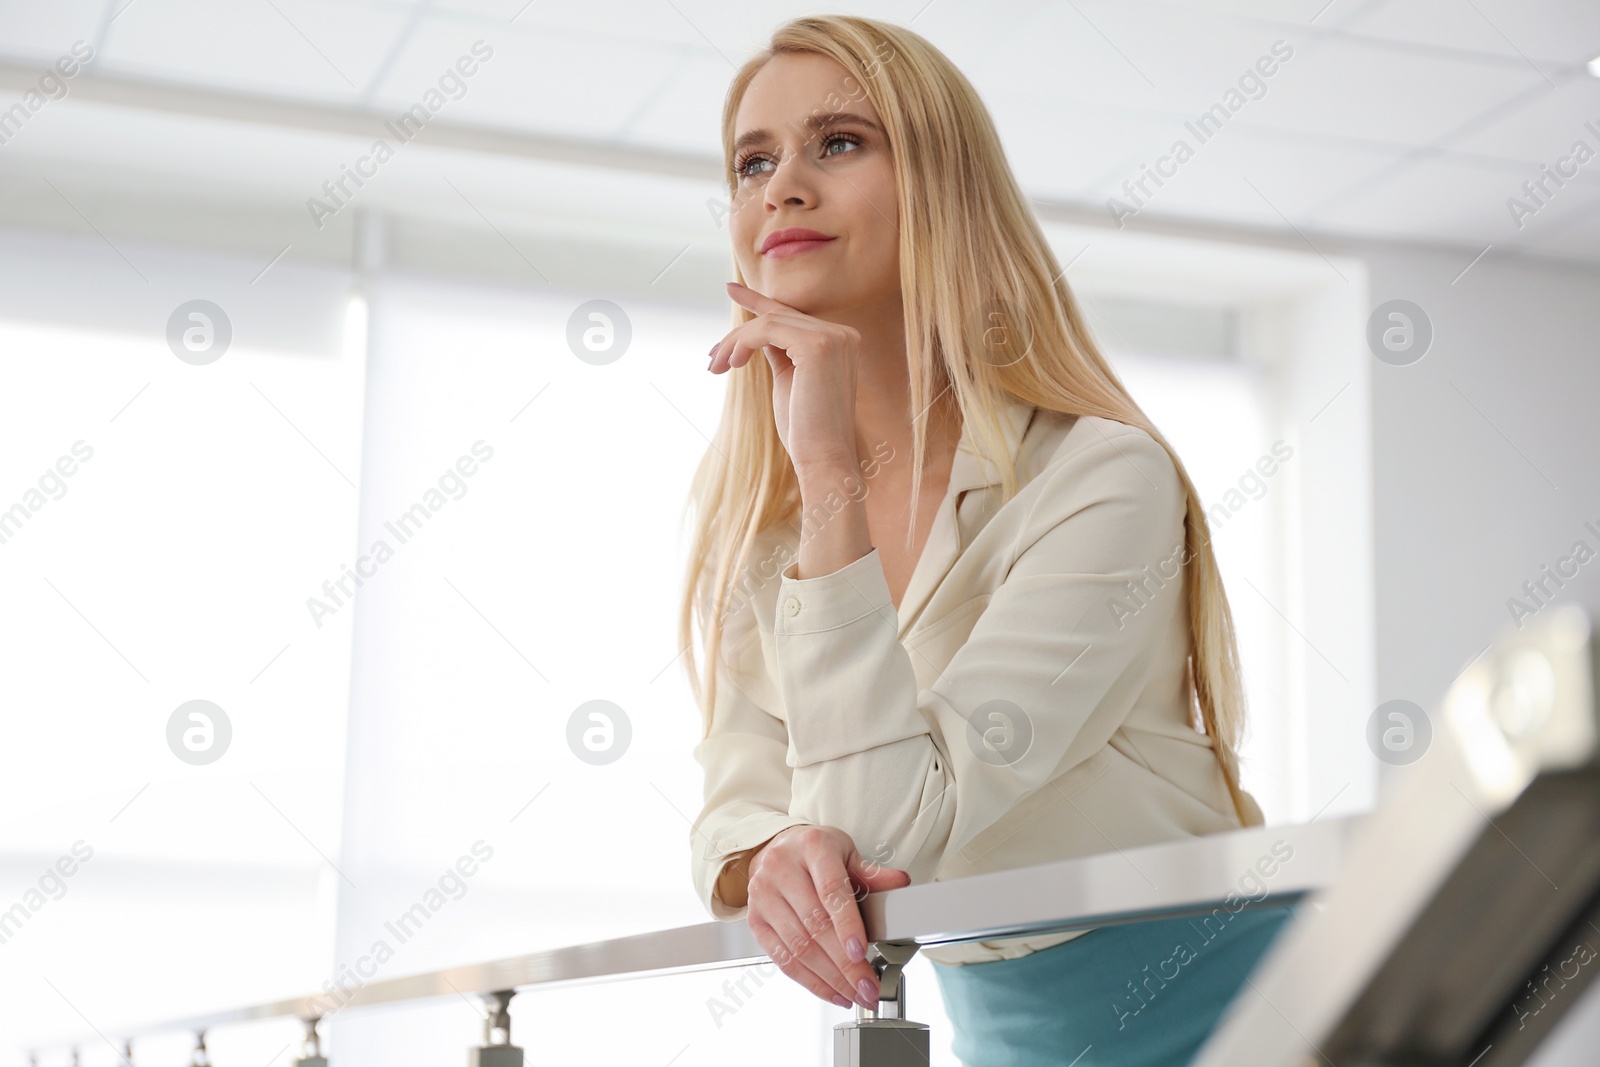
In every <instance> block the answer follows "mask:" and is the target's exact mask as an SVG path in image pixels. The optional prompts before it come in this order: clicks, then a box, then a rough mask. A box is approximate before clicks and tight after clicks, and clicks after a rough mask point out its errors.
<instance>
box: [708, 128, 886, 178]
mask: <svg viewBox="0 0 1600 1067" xmlns="http://www.w3.org/2000/svg"><path fill="white" fill-rule="evenodd" d="M835 143H840V144H850V145H860V144H861V139H860V138H859V137H856V136H854V135H853V134H848V133H833V134H829V135H828V136H827V137H824V138H823V139H822V154H823V155H824V156H838V155H845V154H846V153H843V152H834V151H833V150H832V149H833V146H834V144H835ZM771 162H772V160H770V159H768V158H766V157H765V156H755V155H750V156H742V157H740V159H739V160H738V161H737V162H735V163H734V165H733V172H734V173H735V174H737V175H738V176H739V177H741V178H753V177H758V176H759V175H761V174H770V173H771V172H770V171H758V170H756V167H758V166H759V165H760V164H762V163H771Z"/></svg>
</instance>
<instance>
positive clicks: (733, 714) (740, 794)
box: [689, 613, 808, 921]
mask: <svg viewBox="0 0 1600 1067" xmlns="http://www.w3.org/2000/svg"><path fill="white" fill-rule="evenodd" d="M746 614H747V615H748V613H746ZM755 636H756V635H755V632H754V630H753V629H751V630H747V631H746V632H745V637H744V639H739V638H737V636H736V635H734V634H731V633H730V635H729V637H730V638H733V639H734V640H733V644H734V646H735V647H734V649H733V650H732V652H733V654H734V655H733V656H732V658H734V659H735V662H737V657H736V654H737V652H738V648H739V646H742V645H743V644H744V641H745V640H748V639H754V638H755ZM724 651H725V652H728V649H726V647H725V649H724ZM787 746H788V736H787V732H786V731H785V729H784V725H783V723H782V721H780V720H779V719H778V718H777V717H776V716H774V715H773V714H771V713H770V712H768V711H767V710H766V709H765V708H762V707H761V706H760V705H758V704H757V703H756V702H755V701H754V700H752V699H751V698H750V697H749V695H748V694H747V693H746V692H745V690H744V689H741V688H740V686H739V683H738V681H737V676H736V674H735V673H734V672H733V671H731V670H729V668H728V666H727V664H726V663H725V662H719V663H718V666H717V697H716V706H715V707H714V708H713V712H712V716H711V730H710V732H709V733H708V734H707V736H706V737H705V738H704V739H702V740H701V742H700V743H699V744H698V745H696V746H695V749H694V758H695V761H696V762H698V763H699V764H700V767H701V770H702V771H703V772H704V780H705V804H704V806H703V807H702V808H701V811H700V814H699V816H698V817H697V818H696V819H695V820H694V822H693V823H692V824H691V825H690V828H689V838H690V848H691V863H692V868H693V877H694V885H695V892H696V894H697V895H698V896H699V898H700V902H701V904H703V905H704V906H705V908H706V910H707V911H708V912H710V914H711V916H712V918H714V919H720V920H725V921H733V920H737V919H742V918H744V915H745V912H746V911H747V910H748V907H742V908H732V907H729V906H728V905H727V904H725V903H724V902H723V901H722V898H720V897H719V896H717V879H718V878H720V877H721V876H722V871H723V868H724V867H725V866H726V865H727V864H728V863H729V861H731V860H733V859H735V858H737V857H738V856H739V855H740V854H742V853H744V852H747V851H749V850H751V849H753V848H756V847H757V846H759V845H762V844H764V843H765V842H766V841H767V840H769V839H770V838H771V837H772V836H773V835H774V834H776V833H778V832H779V831H780V830H784V829H787V828H788V827H790V826H798V825H803V824H805V823H806V822H807V821H808V820H806V819H802V818H796V817H794V816H791V815H790V814H789V777H790V775H789V767H788V765H787V764H786V763H785V762H784V755H785V751H786V748H787Z"/></svg>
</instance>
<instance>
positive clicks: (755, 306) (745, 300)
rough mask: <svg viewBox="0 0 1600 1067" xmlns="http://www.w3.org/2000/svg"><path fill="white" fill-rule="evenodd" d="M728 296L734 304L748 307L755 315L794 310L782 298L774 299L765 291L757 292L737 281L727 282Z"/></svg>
mask: <svg viewBox="0 0 1600 1067" xmlns="http://www.w3.org/2000/svg"><path fill="white" fill-rule="evenodd" d="M726 288H727V291H728V296H729V297H730V298H732V300H733V302H734V303H735V304H738V305H739V306H740V307H742V308H749V309H750V310H751V311H754V312H755V313H756V314H757V315H760V314H763V313H765V312H768V311H794V310H795V309H794V308H792V307H790V306H789V305H788V304H785V303H784V302H783V301H782V300H774V299H773V298H772V297H770V296H768V295H767V294H765V293H761V292H757V291H756V290H754V289H752V288H750V287H749V286H748V285H743V284H741V283H739V282H729V283H728V284H727V286H726Z"/></svg>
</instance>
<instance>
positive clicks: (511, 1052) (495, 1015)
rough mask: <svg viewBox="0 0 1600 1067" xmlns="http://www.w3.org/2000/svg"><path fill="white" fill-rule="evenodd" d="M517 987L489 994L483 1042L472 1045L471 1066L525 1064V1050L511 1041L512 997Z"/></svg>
mask: <svg viewBox="0 0 1600 1067" xmlns="http://www.w3.org/2000/svg"><path fill="white" fill-rule="evenodd" d="M516 995H517V991H516V990H514V989H502V990H500V991H499V992H496V993H490V994H488V995H487V996H485V997H484V998H483V999H484V1003H485V1004H486V1005H487V1007H488V1009H489V1010H488V1014H487V1015H485V1016H484V1018H483V1044H482V1045H481V1046H479V1047H478V1048H475V1049H471V1050H470V1051H469V1053H468V1055H467V1067H522V1050H521V1049H520V1048H518V1047H517V1046H516V1045H513V1044H512V1043H511V1011H510V1007H511V998H512V997H514V996H516Z"/></svg>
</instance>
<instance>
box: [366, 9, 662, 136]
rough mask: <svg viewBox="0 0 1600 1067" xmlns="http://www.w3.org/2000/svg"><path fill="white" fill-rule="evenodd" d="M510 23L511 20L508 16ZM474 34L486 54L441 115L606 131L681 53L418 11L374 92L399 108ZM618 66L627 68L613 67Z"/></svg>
mask: <svg viewBox="0 0 1600 1067" xmlns="http://www.w3.org/2000/svg"><path fill="white" fill-rule="evenodd" d="M518 26H519V27H520V22H519V24H518ZM480 39H481V40H483V42H484V45H485V46H486V47H487V48H489V49H492V50H493V54H492V56H491V58H489V59H488V60H485V61H483V62H482V63H481V65H480V66H479V69H478V71H477V72H476V73H475V74H473V75H472V76H471V77H470V78H467V79H463V81H464V83H465V89H464V90H463V91H462V94H461V95H460V97H459V99H457V98H454V97H452V98H450V99H448V100H446V102H445V103H444V105H443V108H442V109H441V112H442V111H444V110H448V112H449V121H452V122H471V123H487V124H492V125H505V126H511V127H515V128H519V129H530V130H537V131H539V132H542V133H550V134H556V135H559V136H563V137H584V138H589V139H592V140H595V141H605V140H609V139H611V138H612V137H614V136H615V135H616V132H617V131H618V130H620V129H621V128H622V126H623V123H624V122H625V120H627V119H628V118H629V117H630V116H631V115H632V114H633V113H634V112H635V111H636V110H637V109H638V108H639V106H640V105H641V104H642V103H643V102H644V101H645V100H646V99H647V96H646V95H645V93H644V92H642V91H641V90H648V89H651V88H653V87H656V86H660V85H663V84H665V83H666V82H667V80H668V79H669V78H670V77H671V75H672V74H673V72H674V71H675V70H676V69H677V67H678V66H679V65H680V64H681V62H682V56H683V47H682V46H679V45H656V44H643V43H637V42H632V41H623V40H616V39H605V38H597V37H594V36H593V35H589V34H580V33H575V32H569V31H560V32H556V31H550V30H540V29H537V28H529V29H521V28H517V27H509V26H508V27H506V28H505V29H501V30H499V31H497V32H494V33H492V34H488V35H486V34H485V32H484V31H482V29H481V27H477V26H474V25H472V24H470V23H460V22H455V21H446V20H440V19H434V18H431V17H430V18H428V19H425V20H424V22H423V25H422V27H421V28H420V29H419V31H418V32H417V33H416V34H414V35H412V36H411V37H410V38H409V39H408V40H407V41H406V44H405V46H404V47H403V48H402V49H401V50H400V53H399V54H398V55H397V56H396V57H395V61H394V64H393V66H392V67H391V68H390V70H389V73H388V76H387V77H386V78H385V79H384V81H383V83H382V84H381V86H380V87H379V90H378V93H377V96H378V98H379V99H380V100H382V101H384V102H385V103H387V104H389V105H391V106H393V107H397V108H400V109H404V108H407V107H410V106H411V105H412V104H414V103H416V102H418V101H419V100H420V99H421V97H422V94H423V93H425V92H426V91H427V90H428V89H429V88H432V87H434V86H436V85H437V84H438V83H439V80H440V78H441V77H443V76H445V75H446V74H448V72H450V71H451V70H452V69H453V67H454V64H455V63H456V61H457V60H458V59H460V58H461V57H463V56H468V57H471V56H472V55H473V53H472V52H471V49H472V47H473V44H474V43H475V42H476V41H478V40H480ZM618 69H625V70H627V72H628V74H627V77H625V78H622V77H618V76H617V71H618Z"/></svg>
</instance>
